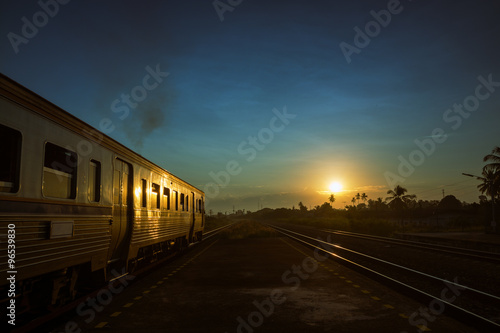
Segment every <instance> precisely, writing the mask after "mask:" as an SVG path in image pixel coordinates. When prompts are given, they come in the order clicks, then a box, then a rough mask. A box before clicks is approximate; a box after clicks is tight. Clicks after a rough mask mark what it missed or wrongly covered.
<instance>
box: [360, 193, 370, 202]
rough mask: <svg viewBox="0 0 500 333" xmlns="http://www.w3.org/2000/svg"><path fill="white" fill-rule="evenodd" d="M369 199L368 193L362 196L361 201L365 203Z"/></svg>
mask: <svg viewBox="0 0 500 333" xmlns="http://www.w3.org/2000/svg"><path fill="white" fill-rule="evenodd" d="M367 199H368V196H367V195H366V193H363V194H361V200H363V202H365V201H366V200H367Z"/></svg>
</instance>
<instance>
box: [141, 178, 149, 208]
mask: <svg viewBox="0 0 500 333" xmlns="http://www.w3.org/2000/svg"><path fill="white" fill-rule="evenodd" d="M141 185H142V200H141V206H142V207H143V208H147V207H148V181H147V180H146V179H141Z"/></svg>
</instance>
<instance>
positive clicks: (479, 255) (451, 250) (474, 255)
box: [322, 229, 500, 264]
mask: <svg viewBox="0 0 500 333" xmlns="http://www.w3.org/2000/svg"><path fill="white" fill-rule="evenodd" d="M322 231H324V232H326V233H329V234H332V235H337V236H345V237H352V238H358V239H364V240H370V241H378V242H382V243H385V244H394V245H401V246H406V247H412V248H418V249H424V250H433V251H436V252H439V253H447V254H451V255H457V256H462V257H465V258H471V259H474V260H480V261H488V262H492V263H497V264H500V253H494V252H487V251H479V250H473V249H465V248H459V247H454V246H448V245H440V244H431V243H424V242H417V241H410V240H404V239H396V238H389V237H380V236H373V235H366V234H359V233H354V232H348V231H341V230H328V229H326V230H322Z"/></svg>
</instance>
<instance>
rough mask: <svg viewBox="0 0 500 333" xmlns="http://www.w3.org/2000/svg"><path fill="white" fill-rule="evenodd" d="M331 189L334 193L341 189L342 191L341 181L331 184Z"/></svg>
mask: <svg viewBox="0 0 500 333" xmlns="http://www.w3.org/2000/svg"><path fill="white" fill-rule="evenodd" d="M329 189H330V191H331V192H334V193H336V192H340V191H342V184H341V183H339V182H333V183H331V184H330V186H329Z"/></svg>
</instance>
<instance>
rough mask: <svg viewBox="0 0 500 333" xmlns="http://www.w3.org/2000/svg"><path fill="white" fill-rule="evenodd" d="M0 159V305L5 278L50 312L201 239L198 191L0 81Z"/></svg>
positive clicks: (29, 300) (21, 89)
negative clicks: (11, 275) (94, 284)
mask: <svg viewBox="0 0 500 333" xmlns="http://www.w3.org/2000/svg"><path fill="white" fill-rule="evenodd" d="M0 154H1V160H0V228H1V229H0V230H1V233H0V235H1V238H0V272H1V275H2V278H1V279H0V288H1V289H2V290H1V292H2V297H1V298H5V297H7V296H6V295H7V289H8V285H7V282H8V281H7V280H6V275H7V272H8V271H15V272H17V273H16V275H15V277H16V297H17V298H18V301H19V302H21V303H22V304H24V305H26V307H29V306H31V305H33V303H34V302H37V301H39V300H40V299H47V298H48V299H49V300H48V303H50V304H52V305H56V304H60V303H64V302H65V301H67V300H69V299H71V298H73V297H74V296H75V294H76V290H77V288H78V286H79V285H86V284H88V282H89V281H91V280H97V281H102V282H104V281H109V280H110V279H113V278H115V276H114V275H116V273H114V274H111V272H119V273H120V274H121V273H125V272H131V271H133V270H134V269H135V268H136V267H138V266H140V265H141V264H143V263H149V262H152V261H155V260H157V259H158V258H159V257H161V256H165V255H170V254H172V253H174V252H177V251H179V250H180V249H182V248H184V247H186V246H188V245H189V244H190V243H193V242H196V241H198V240H201V238H202V234H203V226H204V194H203V192H202V191H200V190H199V189H197V188H195V187H194V186H192V185H190V184H188V183H187V182H185V181H183V180H181V179H179V178H178V177H176V176H174V175H173V174H171V173H169V172H168V171H166V170H164V169H162V168H161V167H159V166H157V165H155V164H153V163H152V162H150V161H148V160H146V159H145V158H143V157H142V156H140V155H139V154H137V153H135V152H133V151H132V150H130V149H128V148H126V147H124V146H123V145H121V144H120V143H118V142H116V141H115V140H113V139H111V138H110V137H108V136H106V135H104V134H103V133H101V132H99V131H97V130H96V129H94V128H93V127H91V126H89V125H88V124H86V123H84V122H83V121H81V120H79V119H77V118H76V117H74V116H72V115H70V114H69V113H67V112H65V111H64V110H62V109H60V108H59V107H57V106H55V105H54V104H52V103H50V102H48V101H47V100H45V99H43V98H41V97H40V96H38V95H36V94H34V93H33V92H31V91H29V90H28V89H26V88H24V87H22V86H21V85H19V84H18V83H16V82H14V81H12V80H11V79H9V78H8V77H6V76H4V75H1V74H0ZM12 229H13V230H14V231H9V230H12ZM13 232H15V239H14V240H15V259H14V261H15V262H14V263H13V266H10V267H9V266H8V265H7V263H8V237H7V234H8V233H13ZM11 248H12V247H11ZM11 258H12V256H11ZM11 263H12V261H11ZM4 301H5V299H4Z"/></svg>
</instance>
